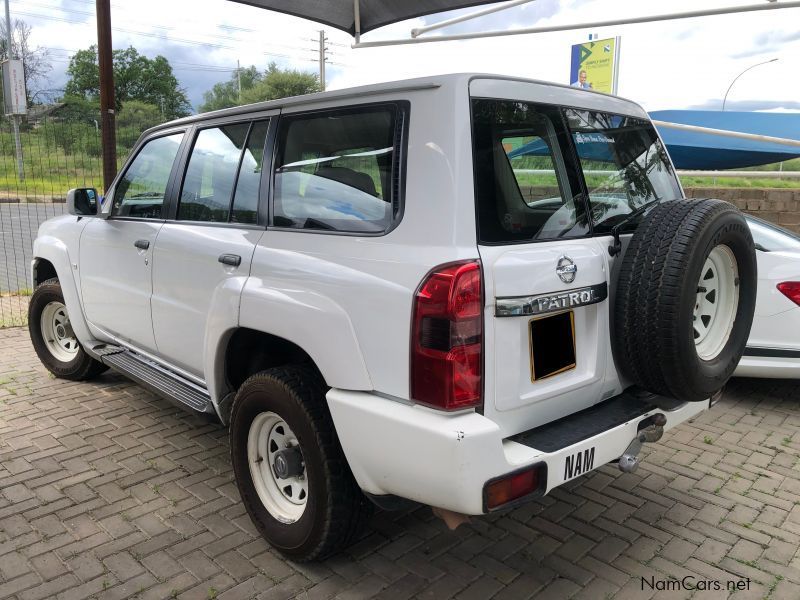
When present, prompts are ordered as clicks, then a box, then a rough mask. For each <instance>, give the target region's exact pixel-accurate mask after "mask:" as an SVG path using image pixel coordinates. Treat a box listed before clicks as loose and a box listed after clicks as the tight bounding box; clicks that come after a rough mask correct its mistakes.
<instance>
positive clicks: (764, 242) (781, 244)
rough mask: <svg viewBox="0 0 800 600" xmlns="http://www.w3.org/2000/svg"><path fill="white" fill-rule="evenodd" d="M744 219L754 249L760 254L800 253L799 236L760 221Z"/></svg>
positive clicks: (749, 218) (752, 218) (750, 218)
mask: <svg viewBox="0 0 800 600" xmlns="http://www.w3.org/2000/svg"><path fill="white" fill-rule="evenodd" d="M746 218H747V224H748V225H749V226H750V233H752V234H753V242H755V245H756V249H758V250H761V251H762V252H780V251H781V250H795V251H800V236H798V235H796V234H794V233H792V232H791V231H787V230H785V229H782V228H780V227H778V226H776V225H772V224H771V223H767V222H766V221H762V220H761V219H756V218H754V217H750V216H748V217H746Z"/></svg>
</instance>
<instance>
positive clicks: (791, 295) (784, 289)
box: [778, 281, 800, 306]
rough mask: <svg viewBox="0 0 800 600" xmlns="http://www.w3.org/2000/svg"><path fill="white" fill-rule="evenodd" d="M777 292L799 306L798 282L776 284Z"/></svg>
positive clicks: (799, 285)
mask: <svg viewBox="0 0 800 600" xmlns="http://www.w3.org/2000/svg"><path fill="white" fill-rule="evenodd" d="M778 291H780V293H781V294H783V295H784V296H786V297H787V298H788V299H789V300H791V301H792V302H794V303H795V304H797V305H798V306H800V281H784V282H783V283H779V284H778Z"/></svg>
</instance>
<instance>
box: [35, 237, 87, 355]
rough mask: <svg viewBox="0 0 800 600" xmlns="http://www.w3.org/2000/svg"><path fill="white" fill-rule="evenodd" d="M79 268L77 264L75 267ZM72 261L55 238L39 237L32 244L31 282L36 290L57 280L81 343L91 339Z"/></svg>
mask: <svg viewBox="0 0 800 600" xmlns="http://www.w3.org/2000/svg"><path fill="white" fill-rule="evenodd" d="M76 264H77V263H76ZM72 271H73V268H72V261H71V257H70V254H69V248H68V247H67V245H66V244H65V243H64V242H63V241H62V240H60V239H58V238H55V237H53V236H41V235H40V236H39V237H37V238H36V240H35V241H34V244H33V259H32V261H31V281H32V283H33V285H34V289H35V287H36V286H37V285H39V284H40V283H42V282H44V281H47V280H48V279H52V278H53V277H57V278H58V281H59V283H60V284H61V292H62V293H63V294H64V303H65V304H66V305H67V311H69V319H70V323H71V324H72V329H73V330H74V331H75V335H76V336H77V338H78V341H80V342H81V343H84V342H86V341H87V340H90V339H92V335H91V333H90V332H89V327H88V325H87V324H86V317H85V315H84V314H83V306H82V305H81V296H80V290H79V289H78V285H77V282H76V280H75V277H74V276H73V274H72Z"/></svg>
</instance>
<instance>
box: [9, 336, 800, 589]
mask: <svg viewBox="0 0 800 600" xmlns="http://www.w3.org/2000/svg"><path fill="white" fill-rule="evenodd" d="M0 343H1V344H2V348H3V350H2V352H1V353H0V598H14V599H17V600H37V599H40V598H42V599H43V598H56V599H58V600H67V599H83V598H103V599H106V598H107V599H111V598H142V599H144V598H156V599H162V598H197V599H210V598H219V599H220V600H233V599H244V598H264V599H268V598H269V599H281V598H293V597H298V598H304V599H305V598H308V599H317V598H320V599H321V598H334V597H335V598H368V597H382V598H409V597H419V598H430V599H436V600H439V599H443V598H450V597H455V598H463V599H468V598H476V599H481V600H482V599H485V598H509V599H519V598H530V597H534V596H535V597H536V598H540V599H544V598H554V599H559V598H576V599H589V600H595V599H603V598H619V599H623V598H624V599H639V598H665V599H666V598H669V599H678V598H698V599H705V598H714V599H716V598H727V597H730V598H740V599H744V598H765V597H766V598H770V599H774V600H780V599H796V598H798V597H800V555H799V554H798V544H800V466H798V460H799V459H800V433H799V432H798V427H799V426H800V388H799V387H798V386H797V385H795V384H793V383H790V382H774V381H762V382H759V381H755V380H743V381H737V382H736V383H734V384H733V385H732V386H731V388H730V390H729V392H728V393H727V395H726V397H725V399H724V400H723V401H722V402H721V403H720V404H719V405H718V406H716V407H714V409H713V410H711V411H710V412H708V413H704V414H703V415H702V416H701V418H698V419H697V420H695V421H694V422H693V423H686V424H684V425H682V426H680V427H679V428H677V429H676V430H674V431H672V432H670V433H668V434H667V435H665V437H664V439H663V440H662V442H660V443H658V444H653V445H650V447H649V448H648V449H647V451H646V456H645V457H644V461H643V464H642V465H641V467H640V469H639V470H638V471H637V472H636V473H635V474H631V475H623V474H621V473H620V472H619V471H618V470H617V469H616V468H614V467H611V466H605V467H603V468H602V469H600V471H598V472H595V473H592V474H589V475H587V476H584V477H581V478H579V479H578V480H575V481H574V482H571V483H570V484H568V485H567V486H565V487H563V488H560V489H558V490H556V491H554V492H553V493H552V494H550V495H549V496H548V497H546V498H543V499H542V500H540V501H538V502H535V503H532V504H528V505H526V506H524V507H522V508H519V509H517V510H514V511H513V512H511V513H508V514H504V515H499V516H493V517H491V518H480V519H475V520H473V522H472V523H471V524H469V525H467V526H464V527H462V528H460V529H459V530H458V531H456V532H454V533H451V532H449V531H447V530H446V528H445V527H444V525H443V524H442V523H441V522H439V521H438V520H435V519H434V518H433V517H432V516H431V513H430V510H429V509H424V508H420V509H418V510H415V511H411V512H404V513H380V514H377V515H376V516H375V518H374V519H373V522H372V524H371V525H372V526H371V529H370V531H369V532H368V533H367V534H366V536H365V537H364V538H363V539H362V540H360V541H359V542H358V543H357V544H356V545H354V546H353V547H351V548H350V549H349V550H348V551H347V552H345V553H344V554H342V555H339V556H337V557H335V558H332V559H330V560H328V561H326V562H324V563H321V564H311V565H300V564H293V563H290V562H287V561H285V560H283V559H282V558H281V557H280V556H279V555H277V554H276V553H275V552H273V551H272V550H271V549H270V547H269V546H268V545H267V544H266V543H265V542H264V541H263V540H261V539H260V538H259V537H258V536H257V535H256V532H255V530H254V529H253V527H252V526H251V524H250V522H249V520H248V517H247V515H246V514H245V511H244V508H243V507H242V505H241V503H240V502H239V497H238V494H237V491H236V486H235V484H234V482H233V478H232V472H231V466H230V461H229V458H228V442H227V436H226V431H225V429H223V428H222V427H220V426H217V425H212V424H207V423H204V422H202V421H200V420H199V419H197V418H196V417H194V416H190V415H187V414H184V413H182V412H181V411H180V410H179V409H176V408H173V407H172V405H170V404H169V403H167V402H166V401H163V400H161V399H158V398H156V397H154V396H153V395H151V394H150V393H148V392H146V391H145V390H143V389H142V388H140V387H138V386H136V385H134V384H132V383H129V382H127V381H126V380H124V379H122V378H121V377H118V376H116V375H113V374H106V375H104V376H103V377H101V378H100V379H98V380H97V381H96V382H92V383H69V382H64V381H59V380H55V379H53V378H51V377H50V376H49V375H48V374H47V372H46V371H45V370H44V369H43V368H42V367H41V365H40V364H39V362H38V360H37V359H36V356H35V354H34V352H33V350H32V348H31V345H30V342H29V339H28V334H27V331H26V330H25V329H21V328H16V329H7V330H4V331H2V332H0ZM686 576H690V578H689V579H687V580H685V581H687V582H689V583H692V582H693V583H694V584H695V585H696V586H697V587H702V585H698V584H700V582H703V581H706V580H708V581H710V582H711V584H709V585H713V583H714V582H717V583H718V584H721V585H722V586H723V590H715V589H713V587H712V589H711V590H710V591H706V590H703V589H695V590H686V589H684V590H679V589H675V585H676V583H677V581H679V580H683V578H684V577H686ZM643 578H644V579H645V580H647V581H652V582H653V584H654V586H655V587H656V589H650V587H649V586H648V585H647V584H643V583H642V581H643ZM670 578H674V579H670ZM659 582H660V585H661V586H662V588H659V587H658V586H659ZM728 582H731V584H732V585H734V586H736V585H738V586H740V588H739V589H738V591H730V592H729V591H727V590H725V589H724V586H727V585H728ZM748 582H749V583H748ZM670 585H671V586H672V587H668V588H667V589H663V586H670ZM643 586H644V589H642V588H643ZM745 586H747V587H748V588H749V589H741V588H743V587H745Z"/></svg>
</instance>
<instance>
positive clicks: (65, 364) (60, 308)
mask: <svg viewBox="0 0 800 600" xmlns="http://www.w3.org/2000/svg"><path fill="white" fill-rule="evenodd" d="M28 331H29V332H30V335H31V342H33V348H34V350H36V354H37V355H38V356H39V360H41V361H42V364H43V365H44V366H45V367H46V368H47V370H48V371H50V372H51V373H52V374H53V375H55V376H56V377H60V378H61V379H71V380H73V381H83V380H86V379H91V378H93V377H96V376H97V375H99V374H100V373H102V372H103V371H105V370H106V369H107V368H108V367H107V366H106V365H104V364H103V363H101V362H99V361H97V360H95V359H94V358H92V357H91V356H89V355H88V354H87V353H86V351H85V350H84V349H83V348H82V347H81V344H80V342H79V341H78V338H77V337H75V332H74V331H73V330H72V322H71V321H70V318H69V313H68V312H67V306H66V304H65V303H64V294H63V293H62V292H61V284H60V283H59V282H58V279H48V280H47V281H45V282H44V283H42V284H41V285H39V286H38V287H37V288H36V289H35V290H34V292H33V295H32V296H31V301H30V304H28Z"/></svg>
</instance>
